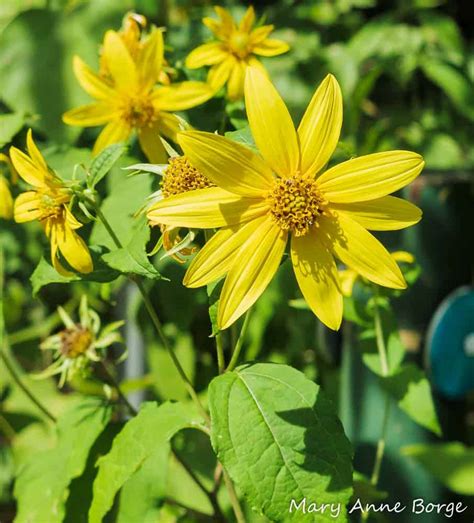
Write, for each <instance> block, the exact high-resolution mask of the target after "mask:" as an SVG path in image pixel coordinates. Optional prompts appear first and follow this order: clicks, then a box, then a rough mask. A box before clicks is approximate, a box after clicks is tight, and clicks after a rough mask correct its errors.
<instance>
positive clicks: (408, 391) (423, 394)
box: [382, 363, 441, 436]
mask: <svg viewBox="0 0 474 523" xmlns="http://www.w3.org/2000/svg"><path fill="white" fill-rule="evenodd" d="M382 386H383V387H384V388H385V389H386V390H387V392H388V393H389V394H391V395H392V396H393V397H394V398H395V399H396V400H397V401H398V406H399V407H400V408H401V409H402V410H403V411H404V412H405V413H406V414H407V415H408V416H409V417H410V418H411V419H412V420H413V421H415V422H416V423H418V424H419V425H421V426H422V427H425V428H426V429H428V430H431V432H434V433H435V434H437V435H438V436H440V435H441V428H440V426H439V422H438V417H437V415H436V409H435V406H434V402H433V396H432V393H431V387H430V383H429V381H428V379H427V378H426V374H425V372H424V371H422V370H421V369H419V368H418V367H417V366H416V365H414V364H412V363H409V364H406V365H403V366H402V367H401V368H400V369H399V370H398V371H397V372H396V373H395V374H393V375H392V376H388V377H387V378H382Z"/></svg>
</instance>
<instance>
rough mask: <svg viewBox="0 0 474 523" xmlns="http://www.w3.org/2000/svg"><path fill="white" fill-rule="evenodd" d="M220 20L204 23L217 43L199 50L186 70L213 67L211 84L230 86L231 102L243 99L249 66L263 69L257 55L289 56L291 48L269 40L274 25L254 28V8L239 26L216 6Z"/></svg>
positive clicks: (228, 89) (189, 56)
mask: <svg viewBox="0 0 474 523" xmlns="http://www.w3.org/2000/svg"><path fill="white" fill-rule="evenodd" d="M214 9H215V11H216V13H217V16H218V17H219V18H220V20H215V19H214V18H207V17H206V18H204V19H203V23H204V24H205V25H206V26H207V27H208V28H209V29H210V30H211V31H212V32H213V33H214V36H215V37H216V38H217V42H210V43H207V44H204V45H200V46H199V47H196V49H194V50H193V51H191V53H190V54H189V55H188V57H187V58H186V67H189V68H190V69H197V68H199V67H203V66H205V65H210V66H211V69H210V70H209V74H208V77H207V81H208V82H209V83H210V84H211V85H212V86H213V87H214V88H215V89H219V88H221V87H222V86H223V85H224V84H226V83H227V94H228V97H229V98H230V99H231V100H236V99H238V98H241V97H242V95H243V91H244V79H245V72H246V70H247V67H249V66H253V67H260V68H261V69H262V70H264V68H263V65H262V64H261V62H260V61H259V60H258V59H257V58H256V56H255V55H257V56H277V55H279V54H282V53H286V52H287V51H288V49H289V45H288V44H287V43H285V42H282V41H281V40H275V39H271V38H268V36H269V35H270V33H271V32H272V31H273V29H274V26H273V25H262V26H260V27H257V28H255V29H253V26H254V24H255V11H254V8H253V7H252V6H250V7H249V8H248V9H247V11H246V13H245V14H244V16H243V18H242V20H241V21H240V23H239V25H237V24H236V23H235V21H234V19H233V18H232V15H231V14H230V13H229V11H227V10H226V9H224V8H223V7H219V6H216V7H214Z"/></svg>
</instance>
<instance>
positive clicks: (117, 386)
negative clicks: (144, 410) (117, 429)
mask: <svg viewBox="0 0 474 523" xmlns="http://www.w3.org/2000/svg"><path fill="white" fill-rule="evenodd" d="M100 363H101V368H102V370H103V372H104V374H105V376H106V378H107V381H108V382H109V384H110V385H112V387H113V388H114V389H115V392H116V393H117V395H118V397H119V399H120V400H121V401H122V403H123V404H124V405H125V406H126V407H127V409H128V410H129V412H130V414H131V415H132V416H136V415H137V414H138V412H137V409H135V407H134V406H133V405H132V404H131V403H130V402H129V401H128V398H127V396H125V394H124V393H123V392H122V389H121V388H120V384H119V383H118V381H117V380H116V379H115V377H114V376H113V374H112V373H111V372H110V371H109V369H108V368H107V365H106V364H105V362H103V361H101V362H100Z"/></svg>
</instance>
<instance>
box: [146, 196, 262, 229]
mask: <svg viewBox="0 0 474 523" xmlns="http://www.w3.org/2000/svg"><path fill="white" fill-rule="evenodd" d="M267 211H268V205H267V203H266V202H265V200H262V199H259V198H242V197H241V196H237V195H236V194H233V193H230V192H228V191H224V190H223V189H220V188H218V187H209V188H207V189H198V190H196V191H189V192H187V193H183V194H178V195H177V196H170V197H169V198H165V199H163V200H161V201H159V202H158V203H156V204H154V205H153V206H152V207H150V209H149V210H148V213H147V216H148V219H149V220H150V222H151V224H152V225H159V224H164V225H173V226H174V227H196V228H202V229H212V228H214V227H224V226H226V225H235V224H238V223H243V222H245V221H247V220H250V219H252V218H256V217H258V216H261V215H262V214H265V213H266V212H267Z"/></svg>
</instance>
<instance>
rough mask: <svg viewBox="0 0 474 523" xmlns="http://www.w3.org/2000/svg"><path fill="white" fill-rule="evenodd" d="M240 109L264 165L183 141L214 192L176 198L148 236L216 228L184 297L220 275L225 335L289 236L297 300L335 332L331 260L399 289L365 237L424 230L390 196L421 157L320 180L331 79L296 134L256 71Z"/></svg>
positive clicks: (336, 127) (340, 169)
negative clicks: (161, 229)
mask: <svg viewBox="0 0 474 523" xmlns="http://www.w3.org/2000/svg"><path fill="white" fill-rule="evenodd" d="M245 102H246V109H247V115H248V119H249V123H250V128H251V131H252V134H253V137H254V139H255V143H256V146H257V148H258V150H259V152H260V154H257V153H256V152H253V151H252V150H251V149H249V148H247V147H245V146H244V145H241V144H238V143H236V142H232V141H231V140H229V139H227V138H224V137H222V136H218V135H216V134H211V133H205V132H199V131H186V132H182V133H180V135H179V137H178V140H179V144H180V145H181V147H182V149H183V151H184V154H185V155H186V157H187V158H188V159H189V161H190V162H191V163H192V165H194V166H195V167H196V168H197V169H199V171H200V172H201V173H203V174H204V175H205V176H206V177H207V178H209V180H211V181H213V182H214V183H215V184H216V185H217V187H211V188H207V189H199V190H197V191H191V192H188V193H185V194H180V195H177V196H171V197H169V198H166V199H164V200H162V201H160V202H158V203H156V204H154V205H153V206H152V208H150V210H149V211H148V218H149V220H150V222H151V223H152V224H162V223H164V224H167V225H172V226H175V227H197V228H216V227H222V229H221V230H220V231H219V232H217V233H216V234H215V235H214V236H213V237H212V238H211V239H210V241H208V242H207V244H206V245H205V246H204V248H203V249H202V250H201V251H200V252H199V254H198V255H197V256H196V257H195V258H194V259H193V261H192V263H191V265H190V267H189V269H188V271H187V273H186V275H185V278H184V284H185V285H187V286H188V287H199V286H202V285H206V284H207V283H209V282H212V281H215V280H217V279H219V278H221V277H222V276H224V275H227V277H226V279H225V282H224V286H223V288H222V293H221V297H220V301H219V309H218V324H219V327H220V328H222V329H224V328H227V327H229V325H231V324H232V323H233V322H235V321H236V320H237V318H239V317H240V316H241V315H242V314H243V313H244V312H245V311H246V310H247V309H248V308H249V307H251V306H252V304H253V303H254V302H255V301H256V300H257V299H258V297H259V296H260V295H261V294H262V292H263V291H264V290H265V288H266V287H267V285H268V284H269V282H270V281H271V279H272V278H273V276H274V274H275V273H276V271H277V269H278V266H279V264H280V261H281V258H282V256H283V254H284V252H285V248H286V245H287V240H288V237H289V236H291V247H290V252H291V261H292V264H293V268H294V272H295V275H296V279H297V281H298V284H299V287H300V289H301V291H302V293H303V296H304V297H305V299H306V301H307V302H308V305H309V306H310V308H311V309H312V310H313V312H314V313H315V314H316V315H317V316H318V317H319V318H320V319H321V321H323V322H324V323H325V324H326V325H327V326H328V327H330V328H332V329H338V328H339V326H340V323H341V320H342V306H343V300H342V294H341V290H340V282H339V276H338V271H337V267H336V263H335V261H334V257H337V258H339V259H340V260H341V261H342V262H343V263H344V264H345V265H346V266H348V267H350V268H352V269H354V270H355V271H357V272H358V273H359V274H361V275H362V276H364V277H365V278H367V279H369V280H371V281H373V282H374V283H377V284H380V285H384V286H386V287H391V288H395V289H403V288H405V287H406V283H405V280H404V278H403V275H402V273H401V272H400V269H399V267H398V265H397V264H396V262H395V260H394V259H393V258H392V257H391V256H390V254H389V253H388V252H387V250H386V249H385V248H384V247H383V245H382V244H381V243H380V242H379V241H378V240H377V239H376V238H375V237H374V236H373V235H372V234H370V233H369V232H368V230H367V229H371V230H379V231H382V230H395V229H402V228H404V227H408V226H410V225H413V224H415V223H417V222H418V221H419V220H420V218H421V211H420V209H418V208H417V207H416V206H414V205H413V204H411V203H409V202H406V201H405V200H402V199H400V198H395V197H393V196H388V194H390V193H392V192H394V191H397V190H398V189H400V188H401V187H404V186H405V185H407V184H408V183H410V182H411V181H412V180H413V179H414V178H415V177H416V176H418V174H419V173H420V172H421V170H422V168H423V165H424V162H423V159H422V158H421V156H419V155H418V154H415V153H412V152H409V151H389V152H382V153H376V154H370V155H367V156H362V157H359V158H354V159H352V160H349V161H347V162H344V163H342V164H339V165H336V166H334V167H331V168H330V169H327V168H326V166H327V163H328V161H329V159H330V157H331V155H332V153H333V151H334V149H335V147H336V145H337V142H338V140H339V134H340V131H341V126H342V95H341V90H340V87H339V84H338V83H337V81H336V79H335V78H334V77H333V76H332V75H328V76H327V77H326V79H325V80H324V81H323V82H322V83H321V85H320V86H319V88H318V89H317V90H316V92H315V94H314V96H313V98H312V100H311V102H310V104H309V106H308V108H307V110H306V112H305V114H304V116H303V119H302V121H301V123H300V125H299V127H298V129H297V130H296V129H295V127H294V124H293V121H292V120H291V116H290V113H289V112H288V109H287V108H286V106H285V104H284V102H283V100H282V99H281V97H280V95H279V94H278V93H277V91H276V90H275V88H274V87H273V85H272V84H271V82H270V80H269V79H268V77H267V76H266V75H264V74H262V72H261V71H260V70H259V69H254V68H250V69H249V70H248V72H247V76H246V82H245Z"/></svg>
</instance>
